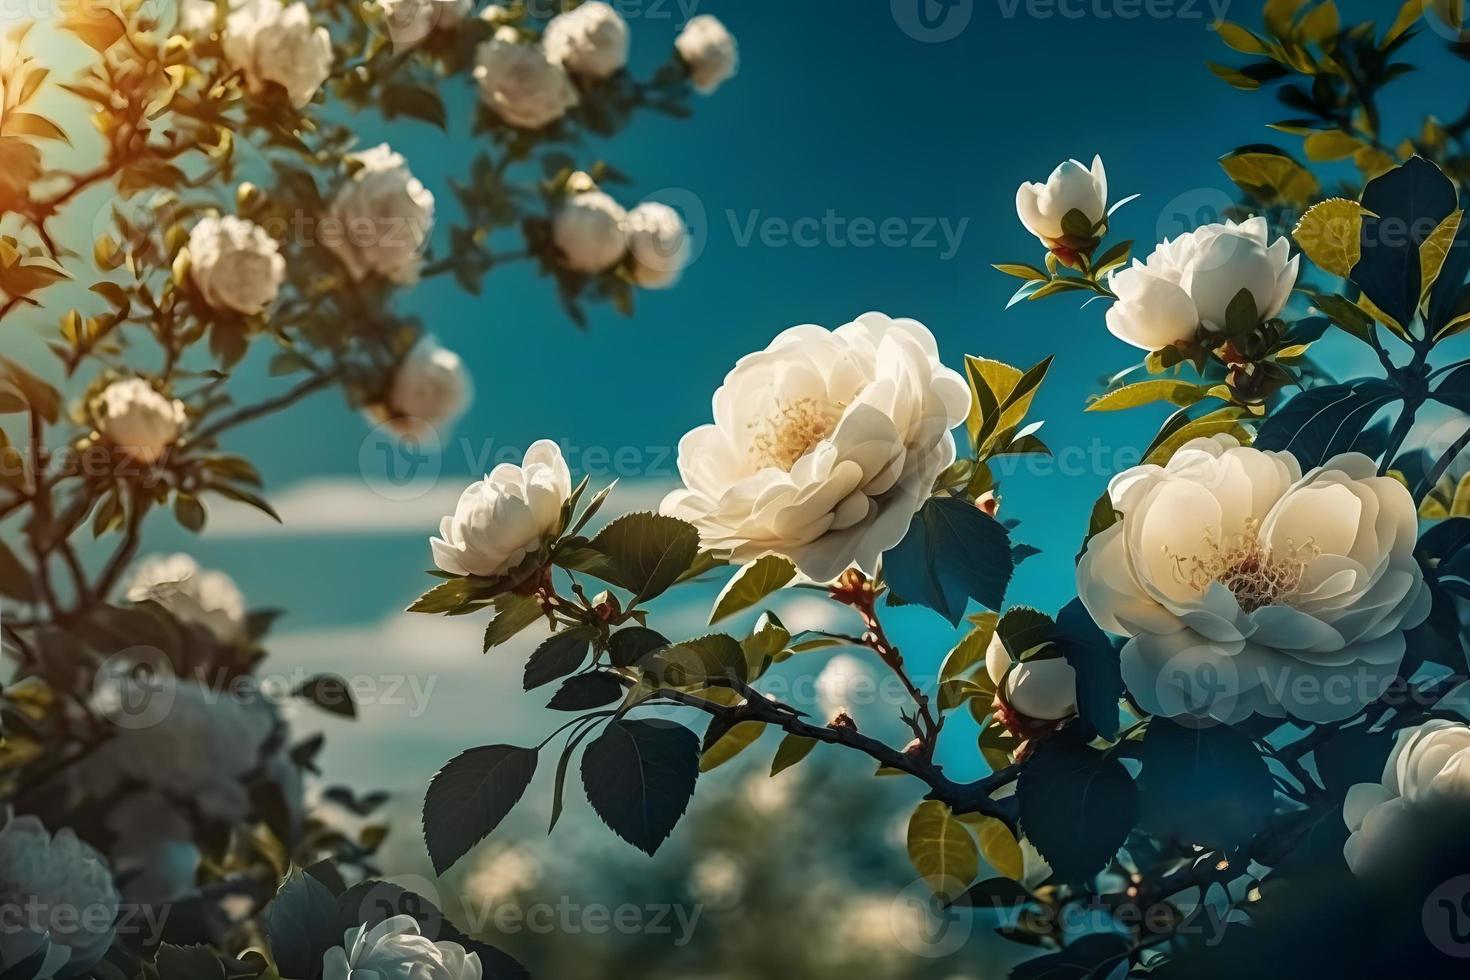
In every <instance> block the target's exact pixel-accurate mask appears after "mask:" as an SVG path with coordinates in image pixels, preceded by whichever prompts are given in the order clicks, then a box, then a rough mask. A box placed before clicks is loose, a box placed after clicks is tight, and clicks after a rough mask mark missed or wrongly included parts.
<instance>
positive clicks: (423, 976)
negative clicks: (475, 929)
mask: <svg viewBox="0 0 1470 980" xmlns="http://www.w3.org/2000/svg"><path fill="white" fill-rule="evenodd" d="M482 976H483V967H482V966H481V964H480V957H479V955H478V954H476V953H470V952H466V951H465V948H464V947H463V946H461V945H459V944H458V943H448V942H445V943H436V942H434V941H433V940H432V939H429V938H428V937H426V936H424V935H422V934H421V933H420V931H419V924H418V923H417V922H415V921H414V919H413V917H412V916H407V915H395V916H393V917H392V918H391V919H384V920H383V921H382V922H380V923H378V924H377V925H375V926H372V927H368V926H366V925H361V926H358V927H357V928H355V929H348V930H347V933H346V935H344V936H343V937H342V945H341V946H333V947H332V948H331V949H329V950H327V953H326V956H325V957H324V958H323V960H322V980H357V978H358V977H362V978H371V980H480V978H481V977H482Z"/></svg>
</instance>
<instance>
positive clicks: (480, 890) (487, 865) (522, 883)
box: [465, 846, 541, 905]
mask: <svg viewBox="0 0 1470 980" xmlns="http://www.w3.org/2000/svg"><path fill="white" fill-rule="evenodd" d="M540 881H541V862H540V861H538V860H537V859H536V855H534V854H532V853H531V852H530V851H528V850H526V849H525V848H522V847H515V846H510V847H502V848H501V849H499V850H497V851H493V852H491V853H489V854H487V855H485V857H484V858H482V859H481V860H480V861H479V862H478V864H477V865H476V866H475V870H474V871H472V872H471V873H470V875H469V876H468V877H467V878H466V879H465V889H466V890H467V891H468V892H469V893H470V894H471V895H472V896H474V898H475V899H476V900H477V901H481V902H487V903H490V904H494V905H499V904H501V903H503V902H508V901H510V900H512V899H513V898H515V897H516V896H517V895H519V894H521V893H522V892H526V891H530V890H531V889H532V888H535V887H536V886H537V885H538V884H539V883H540Z"/></svg>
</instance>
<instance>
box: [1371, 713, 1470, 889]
mask: <svg viewBox="0 0 1470 980" xmlns="http://www.w3.org/2000/svg"><path fill="white" fill-rule="evenodd" d="M1467 813H1470V727H1467V726H1466V725H1464V724H1463V723H1461V722H1457V721H1446V720H1444V719H1433V720H1430V721H1426V722H1425V723H1424V724H1422V725H1420V726H1418V727H1417V728H1409V729H1405V730H1404V731H1401V732H1399V733H1398V738H1397V741H1396V742H1395V743H1394V748H1393V752H1392V753H1391V754H1390V755H1389V757H1388V763H1387V765H1385V766H1384V768H1383V780H1382V782H1380V783H1359V784H1357V785H1356V786H1353V787H1352V788H1351V789H1349V790H1348V792H1347V797H1346V799H1344V800H1343V806H1342V816H1343V820H1344V821H1345V822H1346V823H1347V827H1348V830H1350V831H1351V832H1352V833H1351V835H1350V836H1349V837H1348V839H1347V842H1346V843H1345V844H1344V845H1343V848H1342V856H1343V857H1344V858H1345V859H1346V860H1347V863H1348V867H1349V868H1351V869H1352V872H1353V874H1355V875H1360V876H1373V875H1376V874H1379V873H1381V872H1385V871H1392V870H1394V868H1395V865H1396V863H1397V859H1398V858H1399V857H1400V856H1404V855H1406V854H1407V853H1408V852H1409V851H1410V844H1411V843H1412V842H1414V841H1415V839H1416V831H1415V825H1416V822H1417V821H1418V820H1419V819H1421V818H1423V817H1425V816H1438V817H1441V818H1443V817H1445V816H1450V817H1458V818H1461V819H1463V817H1464V815H1465V814H1467Z"/></svg>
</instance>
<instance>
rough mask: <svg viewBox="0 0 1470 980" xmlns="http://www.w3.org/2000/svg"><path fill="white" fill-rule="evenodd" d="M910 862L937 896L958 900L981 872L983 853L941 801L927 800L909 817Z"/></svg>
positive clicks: (967, 830)
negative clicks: (981, 854) (981, 853)
mask: <svg viewBox="0 0 1470 980" xmlns="http://www.w3.org/2000/svg"><path fill="white" fill-rule="evenodd" d="M908 850H909V861H911V862H912V863H913V866H914V870H915V871H917V872H919V874H920V875H921V876H923V878H924V880H925V881H926V882H928V884H929V887H930V888H932V889H933V890H934V893H935V894H936V895H939V896H941V897H943V898H946V899H951V900H952V899H954V898H956V897H958V896H960V895H962V894H964V892H965V890H966V889H967V888H969V887H970V883H971V882H972V881H974V880H975V875H977V874H978V873H979V872H980V851H979V849H978V848H977V847H976V846H975V839H974V838H973V837H971V836H970V831H969V828H967V827H966V826H965V825H964V824H963V823H961V822H960V821H959V820H956V819H955V818H954V815H953V814H951V813H950V810H949V807H948V806H946V805H945V804H943V803H941V802H939V801H938V800H925V801H924V802H922V803H920V804H919V805H918V807H917V808H915V810H914V812H913V815H912V816H911V817H909V829H908Z"/></svg>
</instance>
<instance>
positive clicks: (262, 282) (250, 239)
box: [189, 214, 286, 316]
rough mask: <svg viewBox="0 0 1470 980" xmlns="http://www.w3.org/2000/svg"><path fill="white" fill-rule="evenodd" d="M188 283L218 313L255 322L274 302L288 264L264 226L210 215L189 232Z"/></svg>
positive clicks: (241, 219) (234, 217) (239, 219)
mask: <svg viewBox="0 0 1470 980" xmlns="http://www.w3.org/2000/svg"><path fill="white" fill-rule="evenodd" d="M189 277H190V278H191V279H193V280H194V285H195V287H196V288H198V290H199V292H200V293H201V294H203V296H204V301H205V302H206V303H208V304H209V305H210V306H212V307H214V308H215V309H216V310H233V311H234V312H236V313H244V314H246V315H247V316H251V315H254V314H256V313H260V312H261V311H262V310H264V309H265V308H266V307H267V306H269V305H270V304H271V303H272V302H274V301H275V298H276V294H277V293H278V292H280V290H281V282H282V281H283V280H284V279H285V278H286V260H285V259H284V258H282V257H281V252H280V248H279V247H278V246H277V245H276V240H275V239H274V238H272V237H271V236H270V235H268V234H266V231H265V229H264V228H262V227H260V225H257V224H256V223H255V222H253V221H247V220H245V219H244V218H239V217H236V216H235V215H233V214H227V215H225V216H224V217H220V216H219V215H216V214H211V215H208V216H206V217H204V218H201V219H200V220H199V223H198V224H196V225H195V226H194V228H193V229H192V230H191V231H190V232H189Z"/></svg>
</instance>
